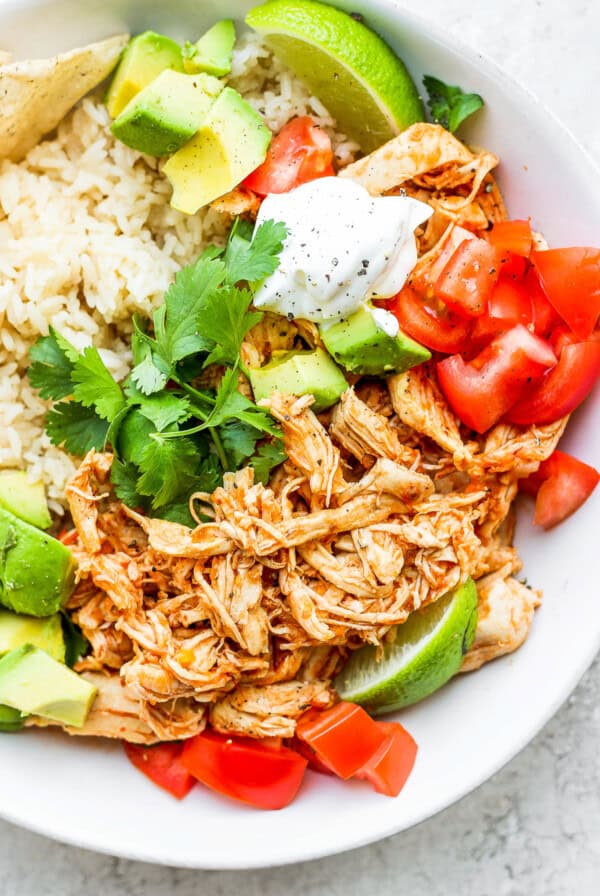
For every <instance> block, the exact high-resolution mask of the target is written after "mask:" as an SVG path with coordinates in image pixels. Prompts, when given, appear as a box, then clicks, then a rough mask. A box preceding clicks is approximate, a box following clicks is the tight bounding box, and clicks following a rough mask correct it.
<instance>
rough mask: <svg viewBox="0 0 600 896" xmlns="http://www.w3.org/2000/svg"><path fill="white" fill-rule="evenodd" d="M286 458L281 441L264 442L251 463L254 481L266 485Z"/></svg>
mask: <svg viewBox="0 0 600 896" xmlns="http://www.w3.org/2000/svg"><path fill="white" fill-rule="evenodd" d="M286 458H287V454H286V453H285V451H284V449H283V445H282V444H281V442H280V441H279V440H278V441H274V442H263V444H262V445H260V446H259V449H258V451H257V452H256V454H255V455H254V457H253V458H252V459H251V461H250V466H251V467H253V468H254V481H255V482H262V484H263V485H266V484H267V482H268V481H269V476H270V475H271V471H272V470H273V469H274V468H275V467H278V466H279V464H282V463H283V462H284V460H285V459H286Z"/></svg>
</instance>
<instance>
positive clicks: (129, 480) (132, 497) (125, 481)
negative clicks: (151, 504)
mask: <svg viewBox="0 0 600 896" xmlns="http://www.w3.org/2000/svg"><path fill="white" fill-rule="evenodd" d="M139 478H140V471H139V470H138V468H137V467H136V465H135V464H133V463H131V462H130V461H120V460H119V459H118V458H117V457H114V458H113V462H112V466H111V468H110V481H111V482H112V484H113V486H114V489H115V494H116V496H117V498H119V500H120V501H122V502H123V503H124V504H127V506H128V507H142V508H146V507H147V504H148V499H147V498H146V497H144V496H143V495H140V493H139V492H138V490H137V481H138V479H139Z"/></svg>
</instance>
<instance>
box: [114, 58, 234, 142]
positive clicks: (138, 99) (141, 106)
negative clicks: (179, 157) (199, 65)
mask: <svg viewBox="0 0 600 896" xmlns="http://www.w3.org/2000/svg"><path fill="white" fill-rule="evenodd" d="M222 90H223V85H222V84H221V82H220V81H218V80H217V79H216V78H211V76H210V75H184V74H182V73H181V72H174V71H172V70H171V69H166V70H165V71H164V72H161V73H160V75H158V77H157V78H155V79H154V81H152V82H151V83H150V84H148V86H147V87H144V89H143V90H140V92H139V93H138V94H137V96H135V97H134V98H133V99H132V100H131V102H130V103H128V104H127V106H125V108H124V109H123V111H122V112H121V114H120V115H119V117H118V118H116V119H115V120H114V121H113V124H112V127H111V131H112V132H113V134H114V135H115V137H116V138H117V139H118V140H120V141H121V142H122V143H126V144H127V146H131V147H132V148H133V149H137V150H139V151H140V152H144V153H146V154H147V155H149V156H167V155H170V154H171V153H173V152H177V150H178V149H181V147H182V146H183V145H184V143H187V142H188V140H189V139H190V138H191V137H193V136H194V134H195V133H196V131H197V130H198V129H199V127H200V125H201V124H202V122H203V121H204V119H205V118H206V115H207V113H208V111H209V109H210V107H211V106H212V104H213V103H214V101H215V100H216V98H217V97H218V95H219V94H220V93H221V91H222Z"/></svg>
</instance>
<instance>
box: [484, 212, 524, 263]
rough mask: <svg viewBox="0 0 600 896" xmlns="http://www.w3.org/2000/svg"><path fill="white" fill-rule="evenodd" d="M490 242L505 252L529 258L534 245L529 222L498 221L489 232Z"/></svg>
mask: <svg viewBox="0 0 600 896" xmlns="http://www.w3.org/2000/svg"><path fill="white" fill-rule="evenodd" d="M486 236H487V239H488V241H489V242H490V243H491V244H492V246H496V248H497V249H501V250H502V251H503V252H511V253H512V254H513V255H520V256H522V257H523V258H529V255H530V254H531V247H532V245H533V234H532V233H531V224H530V223H529V221H521V220H519V221H517V220H515V221H498V223H497V224H494V226H493V227H492V229H491V230H488V232H487V234H486Z"/></svg>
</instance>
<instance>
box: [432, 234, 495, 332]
mask: <svg viewBox="0 0 600 896" xmlns="http://www.w3.org/2000/svg"><path fill="white" fill-rule="evenodd" d="M500 260H501V253H500V252H499V250H498V249H496V248H495V246H491V245H490V244H489V243H488V242H487V241H486V240H481V239H474V240H464V241H463V242H462V243H461V244H460V246H459V247H458V249H457V250H456V251H455V252H454V254H453V255H452V257H451V258H450V261H449V262H448V263H447V265H446V267H445V268H444V270H443V271H442V273H441V274H440V276H439V277H438V279H437V280H436V282H435V284H434V287H433V291H434V294H435V297H436V298H437V299H439V300H440V301H442V302H443V303H444V304H445V305H446V307H447V308H448V309H449V310H450V311H454V312H455V313H456V314H460V315H462V316H463V317H479V315H481V314H485V311H486V309H487V303H488V299H489V297H490V295H491V292H492V290H493V288H494V286H495V284H496V281H497V280H498V277H499V274H500Z"/></svg>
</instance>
